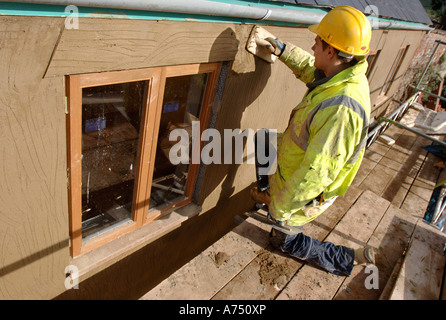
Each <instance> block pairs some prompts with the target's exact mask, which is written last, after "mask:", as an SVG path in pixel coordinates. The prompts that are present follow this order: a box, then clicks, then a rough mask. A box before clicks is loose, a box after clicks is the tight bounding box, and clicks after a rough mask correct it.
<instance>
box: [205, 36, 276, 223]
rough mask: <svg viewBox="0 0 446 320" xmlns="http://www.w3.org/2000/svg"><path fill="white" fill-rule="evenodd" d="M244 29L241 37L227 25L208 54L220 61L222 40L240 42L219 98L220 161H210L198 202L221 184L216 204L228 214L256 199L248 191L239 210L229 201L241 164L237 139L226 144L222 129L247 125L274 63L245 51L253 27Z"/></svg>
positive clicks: (213, 59) (217, 123)
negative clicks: (228, 156)
mask: <svg viewBox="0 0 446 320" xmlns="http://www.w3.org/2000/svg"><path fill="white" fill-rule="evenodd" d="M245 29H246V32H240V33H238V36H239V39H237V38H236V35H235V33H234V30H232V29H231V28H228V29H226V30H225V31H224V32H222V33H221V34H220V36H219V37H218V38H217V39H216V40H215V42H214V44H213V46H212V49H211V52H210V55H209V60H210V61H218V56H219V48H220V47H221V45H222V44H223V43H227V41H235V42H236V43H237V46H238V50H237V52H236V54H234V59H233V61H232V63H231V65H230V66H229V68H228V69H229V70H228V72H227V76H226V79H225V84H224V92H223V95H222V96H221V97H220V98H221V101H220V102H219V103H220V105H219V110H218V114H217V119H216V125H215V128H216V129H217V130H218V131H219V132H220V134H222V146H221V150H220V152H221V153H220V154H221V155H222V157H221V158H222V159H221V164H210V165H208V166H207V167H206V170H205V175H204V177H205V179H203V183H202V185H201V188H200V190H199V197H198V203H199V204H202V203H203V202H204V200H205V199H206V198H207V197H208V196H209V195H210V194H211V193H212V192H214V190H215V189H216V188H218V187H219V185H221V192H220V195H219V199H218V201H217V204H216V208H220V209H221V211H222V213H221V214H224V212H226V210H225V209H226V208H227V209H228V210H231V211H230V213H228V214H230V215H232V216H234V215H235V214H237V213H240V212H241V211H243V210H244V208H243V207H246V206H247V204H251V205H253V204H254V202H253V201H251V199H250V197H249V192H246V198H247V199H249V200H248V201H246V200H245V201H243V202H242V203H240V205H241V206H240V207H237V210H234V204H233V203H231V202H229V201H227V200H228V199H229V198H230V197H231V196H233V193H234V189H235V186H234V181H235V179H236V174H237V170H238V168H239V166H240V164H235V160H234V150H235V148H234V139H233V141H232V145H231V146H226V148H225V147H224V144H223V132H224V129H232V130H234V129H242V130H243V129H246V128H242V123H241V121H242V116H243V113H244V112H245V110H246V108H248V107H249V106H250V105H251V104H252V103H253V102H255V101H256V100H257V99H258V97H259V95H260V94H261V93H262V91H263V90H264V88H265V86H266V84H267V82H268V79H269V78H270V76H271V64H269V63H267V62H265V61H263V60H261V59H259V58H258V57H255V56H254V55H252V54H250V53H248V52H247V51H246V49H245V44H246V41H247V39H248V36H249V34H250V31H251V28H249V29H248V28H245ZM258 127H260V128H261V127H262V124H261V123H259V124H258ZM252 129H256V128H252ZM245 145H246V139H244V147H245ZM224 149H226V150H228V149H229V150H232V155H233V158H232V161H231V163H230V164H225V163H223V162H224V161H223V158H224V157H223V155H224ZM244 161H245V160H244ZM252 181H253V182H254V181H255V168H254V165H253V166H252ZM247 191H249V190H247ZM237 198H238V197H237ZM242 198H243V197H242ZM245 209H246V208H245Z"/></svg>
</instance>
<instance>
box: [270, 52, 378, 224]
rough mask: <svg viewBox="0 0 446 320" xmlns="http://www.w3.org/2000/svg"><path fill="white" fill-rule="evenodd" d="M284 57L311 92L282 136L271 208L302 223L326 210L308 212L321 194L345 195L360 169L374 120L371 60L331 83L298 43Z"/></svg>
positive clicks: (272, 180)
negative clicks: (312, 213)
mask: <svg viewBox="0 0 446 320" xmlns="http://www.w3.org/2000/svg"><path fill="white" fill-rule="evenodd" d="M280 59H281V61H283V62H284V63H285V64H286V65H287V66H288V67H289V68H290V69H291V70H292V71H293V72H294V74H295V75H296V77H297V78H298V79H300V80H302V81H303V82H304V83H306V84H307V86H308V87H309V88H312V90H308V91H307V93H306V95H305V96H304V98H303V100H302V102H301V103H299V105H298V106H297V107H296V108H294V109H293V112H292V115H291V118H290V122H289V125H288V128H287V129H286V130H285V132H284V133H283V134H281V135H280V136H279V139H278V145H277V170H276V172H275V174H273V175H272V176H271V177H270V188H271V189H270V193H271V203H270V205H269V211H270V214H271V216H272V217H273V218H275V219H277V220H279V221H287V223H288V224H289V225H291V226H301V225H304V224H305V223H307V222H309V221H311V220H313V219H315V218H316V217H317V216H318V215H319V214H321V213H322V211H323V210H322V211H320V212H318V213H317V214H316V215H313V216H308V214H307V215H306V214H305V211H304V210H303V208H305V205H307V204H308V203H311V201H312V200H313V199H315V198H317V197H318V196H319V195H321V194H322V195H323V199H326V200H328V199H333V198H334V197H337V196H342V195H344V194H345V193H346V191H347V189H348V187H349V186H350V185H351V183H352V181H353V178H354V177H355V175H356V173H357V172H358V169H359V166H360V164H361V161H362V158H363V155H364V150H365V145H366V141H367V130H368V123H369V118H370V93H369V85H368V81H367V78H366V76H365V73H366V70H367V61H366V59H365V58H363V59H361V60H359V61H358V62H357V63H356V64H355V65H354V66H352V67H349V68H347V69H345V70H343V71H341V72H340V73H338V74H336V75H334V76H333V77H332V78H329V79H328V81H327V78H325V79H324V80H321V79H319V78H318V77H317V76H318V74H320V73H321V71H320V70H317V69H316V68H315V67H314V57H313V56H312V55H311V54H309V53H308V52H306V51H304V50H302V49H300V48H298V47H296V46H293V45H291V44H287V45H286V48H285V51H284V52H283V54H282V55H281V57H280ZM324 77H325V75H324Z"/></svg>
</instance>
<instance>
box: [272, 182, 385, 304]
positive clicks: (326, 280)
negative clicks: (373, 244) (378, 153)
mask: <svg viewBox="0 0 446 320" xmlns="http://www.w3.org/2000/svg"><path fill="white" fill-rule="evenodd" d="M389 205H390V203H389V202H388V201H387V200H385V199H382V198H380V197H379V196H377V195H376V194H374V193H373V192H371V191H368V190H367V191H364V193H363V194H362V195H361V196H360V197H359V199H358V201H356V203H355V204H354V205H353V206H352V207H351V208H350V210H349V211H348V212H347V213H346V215H345V216H344V218H343V219H342V220H341V221H340V222H339V224H338V225H337V226H336V228H334V229H333V231H332V232H331V233H330V234H329V236H328V237H327V238H326V239H325V241H330V242H332V243H335V244H336V245H344V246H348V247H350V248H353V249H356V248H360V247H362V246H364V245H365V244H366V243H367V241H368V240H369V238H370V237H371V235H372V233H373V231H374V229H375V227H376V226H377V224H378V223H379V221H380V220H381V218H382V216H383V215H384V213H385V212H386V211H387V208H388V207H389ZM355 268H361V269H362V268H363V267H361V266H357V267H355ZM355 268H354V269H355ZM345 278H346V277H343V276H337V275H334V274H331V273H328V272H326V271H322V270H319V269H317V268H314V267H312V266H310V265H308V264H306V265H304V266H303V267H302V268H301V270H300V271H299V272H298V273H297V275H296V276H295V277H294V278H293V279H292V280H291V281H290V283H288V285H287V286H286V287H285V289H284V290H283V291H282V292H281V294H280V295H279V296H278V297H277V299H279V300H283V299H284V300H286V299H293V300H307V299H332V298H333V297H334V296H335V294H336V292H337V291H338V290H339V288H340V286H341V285H342V283H343V282H344V280H345Z"/></svg>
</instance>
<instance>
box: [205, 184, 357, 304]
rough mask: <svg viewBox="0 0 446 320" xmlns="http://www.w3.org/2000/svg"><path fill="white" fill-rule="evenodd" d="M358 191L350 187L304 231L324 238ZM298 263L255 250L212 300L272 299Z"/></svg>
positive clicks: (269, 250)
mask: <svg viewBox="0 0 446 320" xmlns="http://www.w3.org/2000/svg"><path fill="white" fill-rule="evenodd" d="M361 193H362V191H361V190H360V189H357V188H354V187H351V188H350V189H349V191H348V192H347V194H346V195H345V196H344V197H340V198H339V199H337V200H336V201H335V203H334V204H333V205H332V206H331V207H330V208H329V209H327V211H326V212H324V214H322V215H321V216H320V217H318V218H317V219H316V220H314V221H313V222H311V223H309V224H308V225H306V226H304V233H305V234H307V235H309V236H311V237H314V238H316V239H319V240H322V239H324V238H325V237H326V236H327V235H328V233H329V232H330V230H331V229H332V228H334V227H335V226H336V224H337V223H338V222H339V220H340V219H342V217H343V216H344V215H345V213H346V212H347V211H348V209H349V208H350V207H351V206H352V205H353V203H355V201H356V200H357V199H358V197H359V196H360V194H361ZM301 266H302V263H301V262H299V261H297V260H295V259H294V258H292V257H290V256H289V255H286V254H283V253H282V252H281V251H280V250H274V249H272V248H271V247H268V248H267V250H264V251H262V252H260V253H259V255H258V256H257V257H256V259H254V260H253V261H252V262H251V263H250V264H249V265H248V266H247V267H246V268H245V269H244V270H243V271H242V272H240V274H238V275H237V276H236V277H235V278H234V279H233V280H231V282H229V283H228V284H227V285H226V286H225V287H224V288H223V289H222V290H221V291H220V292H218V294H216V295H215V296H214V297H213V299H215V300H244V299H251V300H263V299H274V298H275V297H276V296H277V295H278V294H279V293H280V290H282V289H283V288H284V287H285V285H286V284H287V283H288V282H289V281H290V280H291V278H292V277H293V276H294V274H295V273H296V271H297V270H298V269H299V268H300V267H301Z"/></svg>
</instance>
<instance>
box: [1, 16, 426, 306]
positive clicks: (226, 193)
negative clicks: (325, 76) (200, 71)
mask: <svg viewBox="0 0 446 320" xmlns="http://www.w3.org/2000/svg"><path fill="white" fill-rule="evenodd" d="M251 28H252V25H238V24H230V23H220V24H219V23H204V22H169V21H142V20H124V19H114V20H111V19H80V21H79V29H78V30H74V29H73V30H67V29H65V28H64V19H63V18H49V17H14V16H2V17H0V31H1V33H0V65H1V75H0V81H1V86H0V88H1V89H0V90H2V94H1V99H0V150H1V151H2V152H1V159H2V160H1V162H0V172H1V177H2V179H0V204H1V206H0V248H1V249H0V299H28V298H31V299H35V298H37V299H51V298H55V297H57V298H62V299H70V298H89V299H91V298H96V299H107V298H109V299H110V298H118V299H134V298H138V297H139V296H141V295H142V294H144V293H145V292H147V291H148V290H149V289H150V288H152V287H153V286H155V285H156V284H157V283H159V282H160V281H161V280H163V279H164V278H165V277H167V276H168V275H169V274H171V273H172V272H174V271H175V270H176V269H178V268H179V267H180V266H181V265H183V264H184V263H186V262H187V261H189V260H190V259H191V258H193V257H194V256H195V255H197V254H198V253H200V252H201V251H202V250H204V249H205V248H206V247H207V246H209V245H210V244H212V243H213V242H214V241H216V240H217V239H218V238H219V237H221V236H222V235H223V234H225V233H226V232H227V231H228V230H229V229H230V228H231V227H232V226H233V225H234V223H235V222H234V216H235V215H237V214H240V213H242V212H244V211H245V210H247V209H249V208H251V207H252V205H253V202H252V201H251V200H249V195H248V191H249V189H250V187H251V186H252V184H253V182H254V168H253V165H249V164H241V165H223V164H222V165H209V166H208V167H207V168H206V171H205V176H204V179H203V183H202V185H201V189H200V192H199V204H200V205H201V206H202V208H203V210H202V213H201V214H199V215H198V216H196V217H194V218H191V219H189V220H188V221H186V222H184V223H183V224H182V225H181V226H180V227H179V228H176V229H175V230H174V231H172V232H170V233H168V234H166V235H165V236H163V237H161V238H159V239H158V240H156V241H154V242H152V243H150V244H148V245H146V246H144V247H142V248H140V249H138V250H137V251H136V252H134V253H133V254H131V255H128V256H126V257H125V258H124V259H122V260H119V261H118V262H116V263H114V264H112V265H111V266H109V267H108V268H105V269H103V270H102V271H99V272H97V273H95V274H93V275H91V276H89V277H88V278H87V279H86V280H84V281H82V282H81V283H80V284H79V289H78V290H69V291H65V286H64V281H65V274H64V270H65V267H66V266H67V265H69V264H70V250H69V233H68V230H69V227H68V197H67V177H66V128H65V103H64V96H65V81H64V75H66V74H76V73H87V72H98V71H110V70H126V69H135V68H145V67H154V66H166V65H177V64H190V63H204V62H217V61H231V62H232V63H231V65H230V70H229V72H228V76H227V79H226V83H225V88H224V93H223V96H222V100H221V103H220V106H219V107H220V109H219V112H218V117H217V122H216V128H217V129H219V130H221V131H222V130H223V129H229V128H230V129H235V128H240V129H242V130H243V129H247V128H251V129H253V130H256V129H259V128H263V127H265V128H273V129H278V130H279V131H281V130H283V129H285V126H286V124H287V121H288V117H289V114H290V112H291V110H292V109H293V108H294V107H295V106H296V104H297V103H298V102H299V101H300V99H301V98H302V96H303V95H304V93H305V89H306V88H305V86H304V85H303V84H302V83H299V82H298V81H297V80H295V78H294V76H293V74H292V73H291V71H290V70H288V69H287V68H286V67H285V66H284V65H283V64H282V63H280V62H278V63H275V64H274V65H269V64H267V63H264V62H263V61H260V60H258V59H254V57H253V56H251V55H250V54H248V53H247V52H246V51H245V49H244V46H245V43H246V39H247V37H248V35H249V33H250V31H251ZM267 28H268V30H269V31H270V32H272V33H273V34H275V35H277V36H278V37H280V38H282V39H283V40H286V41H290V42H292V43H295V44H297V45H299V46H301V47H302V48H304V49H306V50H309V51H310V52H311V50H310V48H311V46H312V45H313V40H314V36H313V35H312V34H311V33H310V32H309V31H307V30H306V29H304V28H291V27H267ZM423 34H424V33H423V32H418V31H389V32H388V33H387V32H384V31H381V30H378V31H375V32H374V37H373V44H372V49H376V48H382V49H383V52H382V54H381V59H380V60H379V61H378V64H377V67H376V69H375V70H374V72H373V73H372V75H371V92H372V101H374V100H373V99H375V98H376V92H377V91H378V90H379V88H380V86H381V85H382V83H383V82H384V78H385V76H386V72H388V70H389V69H390V67H391V64H392V63H393V60H394V57H395V56H396V53H397V51H398V48H399V47H400V46H401V45H402V44H404V43H408V44H410V45H411V47H410V52H409V53H408V55H407V56H406V59H405V61H404V62H403V65H402V67H401V69H400V72H399V75H401V74H403V73H404V69H405V68H407V66H408V64H409V63H410V58H411V57H412V56H413V53H414V52H415V50H416V48H417V47H418V44H419V42H420V41H421V38H422V36H423ZM392 56H393V58H392ZM397 77H398V76H397ZM393 87H397V85H394V86H392V88H391V90H396V89H394V88H393ZM381 108H382V107H381Z"/></svg>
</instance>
